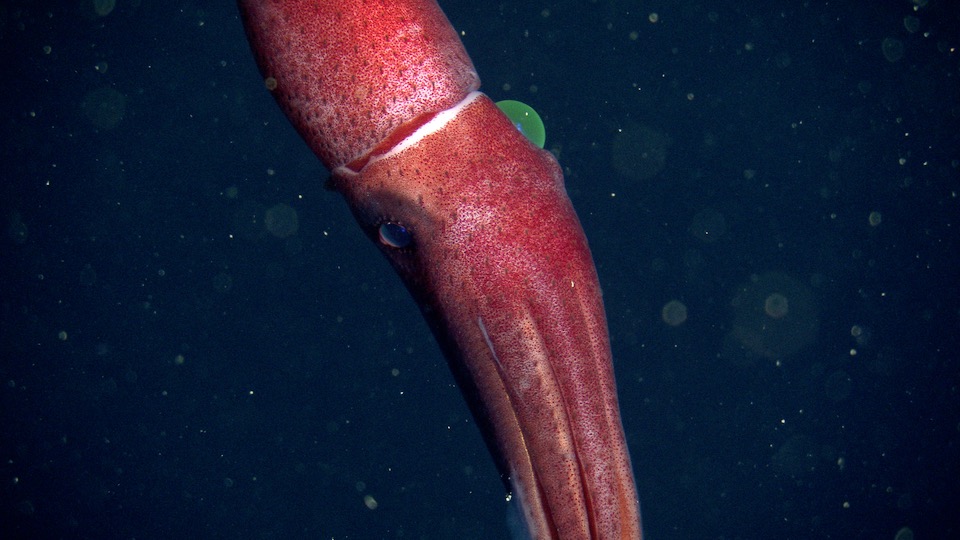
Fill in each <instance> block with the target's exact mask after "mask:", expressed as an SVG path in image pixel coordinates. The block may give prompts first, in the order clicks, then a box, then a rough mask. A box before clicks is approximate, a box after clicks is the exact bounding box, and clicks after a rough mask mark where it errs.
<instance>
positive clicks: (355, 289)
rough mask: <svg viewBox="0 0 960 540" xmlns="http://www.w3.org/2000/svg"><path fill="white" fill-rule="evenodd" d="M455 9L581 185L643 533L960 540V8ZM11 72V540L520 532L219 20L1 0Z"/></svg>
mask: <svg viewBox="0 0 960 540" xmlns="http://www.w3.org/2000/svg"><path fill="white" fill-rule="evenodd" d="M442 6H443V8H444V9H445V11H446V12H447V14H448V16H449V17H450V19H451V20H452V21H453V23H454V25H455V26H456V28H457V29H458V30H460V31H462V32H463V33H464V42H465V44H466V47H467V50H468V51H469V52H470V54H471V56H472V58H473V60H474V63H475V65H476V67H477V69H478V71H479V73H480V75H481V78H482V80H483V81H484V90H485V91H487V92H488V93H489V94H491V95H492V96H493V97H494V98H495V99H507V98H510V99H520V100H523V101H525V102H527V103H529V104H531V105H533V106H534V107H535V108H536V109H537V110H538V111H539V112H540V114H541V115H542V116H543V118H544V120H545V123H546V126H547V147H548V148H549V149H551V150H552V151H554V152H555V153H556V154H557V155H558V157H559V159H560V161H561V164H562V165H563V166H564V170H565V175H566V181H567V189H568V191H569V193H570V196H571V198H572V199H573V202H574V205H575V206H576V208H577V209H578V212H579V215H580V218H581V221H582V222H583V225H584V228H585V230H586V233H587V236H588V238H589V239H590V242H591V247H592V249H593V253H594V258H595V260H596V263H597V267H598V271H599V273H600V280H601V284H602V285H603V288H604V299H605V303H606V307H607V315H608V318H609V323H610V332H611V337H612V342H613V348H614V357H615V367H616V372H617V378H618V384H619V392H620V398H621V406H622V414H623V418H624V427H625V430H626V434H627V438H628V440H629V443H630V446H631V453H632V456H633V460H634V470H635V474H636V478H637V483H638V487H639V492H640V499H641V504H642V513H643V520H644V529H645V532H646V535H647V538H648V539H650V540H667V539H692V538H705V539H706V538H715V539H767V538H781V539H786V538H795V539H802V538H837V539H855V538H857V539H859V538H863V539H878V538H879V539H894V538H896V539H897V540H909V539H910V538H913V537H914V535H915V537H916V538H918V539H931V538H957V537H960V370H958V361H960V358H958V356H960V352H958V351H960V349H958V346H960V343H958V341H960V340H958V338H957V336H958V333H960V294H958V292H960V291H958V288H960V271H958V268H960V256H958V233H960V231H958V228H960V211H958V210H960V54H958V49H957V47H958V46H960V18H958V12H957V6H956V3H954V2H950V1H946V0H941V1H937V0H930V1H929V2H927V1H925V0H915V1H913V2H910V1H888V2H825V1H809V2H799V1H785V0H781V1H774V2H752V3H751V2H748V3H730V2H722V1H712V2H711V1H707V2H699V1H698V2H628V1H616V0H607V1H600V0H598V1H583V0H578V1H562V2H552V3H548V2H529V1H519V0H517V1H505V2H499V3H488V2H467V1H463V0H459V1H458V0H450V1H444V2H442ZM0 49H2V53H0V59H2V69H3V74H4V79H5V83H4V84H3V86H2V89H0V92H2V100H0V111H2V112H0V121H2V123H0V133H2V140H3V144H2V146H0V214H2V218H3V222H2V225H3V229H2V231H3V234H2V235H0V272H2V274H0V531H2V533H0V536H2V537H3V538H97V539H111V538H117V539H121V538H123V539H132V538H137V539H152V538H182V537H186V538H307V537H310V538H336V539H347V538H359V539H366V538H371V539H387V538H417V539H420V538H424V539H434V538H438V539H446V538H449V539H454V538H456V539H462V538H468V539H488V538H506V537H507V536H508V532H507V527H506V524H505V515H506V504H505V502H504V492H503V487H502V484H501V482H500V480H499V478H498V476H497V474H496V471H495V469H494V467H493V462H492V460H491V459H490V457H489V455H488V453H487V450H486V448H485V446H484V444H483V441H482V439H481V437H480V434H479V432H478V431H477V429H476V426H475V425H474V422H473V420H472V418H471V417H470V415H469V412H468V410H467V408H466V406H465V404H464V403H463V399H462V398H461V396H460V394H459V391H458V389H457V388H456V387H455V386H454V385H453V381H452V377H451V376H450V374H449V372H448V369H447V367H446V365H445V361H444V359H443V358H442V357H441V355H440V352H439V349H438V347H437V346H436V343H435V342H434V340H433V338H432V336H431V335H430V333H429V331H428V329H427V327H426V325H425V323H424V322H423V320H422V319H421V317H420V315H419V313H418V310H417V308H416V306H415V305H414V303H413V301H412V300H411V299H410V298H409V295H408V293H407V292H406V290H405V289H404V288H403V286H402V285H401V283H400V281H399V279H397V277H396V276H395V275H394V273H393V272H392V271H391V270H390V268H389V266H388V264H387V263H386V261H384V260H383V259H382V257H381V256H380V255H379V254H378V253H377V250H376V249H375V248H374V246H372V245H371V244H370V242H369V241H368V240H366V239H365V238H364V237H363V236H362V234H361V232H360V230H359V228H358V227H357V226H356V225H355V223H354V222H353V218H352V217H351V215H350V214H349V211H348V209H347V207H346V205H345V204H344V203H343V202H342V201H341V200H340V197H339V196H338V195H336V194H334V193H331V192H328V191H326V190H325V189H324V187H323V186H324V180H325V179H326V177H327V172H326V171H325V170H324V169H323V167H322V166H321V165H320V163H319V161H318V160H317V159H316V158H315V157H314V156H313V155H312V154H311V153H310V151H309V150H308V149H307V148H306V146H305V145H304V144H303V142H302V141H301V140H300V139H299V138H298V136H297V134H296V133H295V132H294V130H293V129H292V128H291V127H290V126H289V124H288V123H287V121H286V120H285V119H284V118H283V116H282V115H281V113H280V111H279V109H278V108H277V106H276V105H275V103H274V102H273V101H272V98H271V97H270V95H269V94H268V92H267V91H266V90H264V88H263V82H262V79H261V77H260V75H259V73H258V72H257V69H256V66H255V65H254V62H253V58H252V55H251V53H250V50H249V47H248V45H247V42H246V39H245V37H244V35H243V29H242V27H241V24H240V20H239V18H238V15H237V12H236V7H235V5H234V4H233V2H222V3H219V2H189V1H188V2H182V1H156V0H117V2H116V4H115V6H114V5H112V2H110V1H108V0H98V1H89V0H87V1H77V2H53V1H46V2H44V1H39V2H29V1H24V0H19V1H18V0H11V1H7V2H4V3H3V4H2V5H0ZM294 219H295V221H294ZM672 301H675V302H680V303H682V304H683V305H684V306H685V307H686V320H685V321H683V322H679V323H678V321H679V319H677V318H675V317H676V315H675V314H676V313H677V312H676V311H672V310H671V309H668V310H667V311H668V313H667V314H666V315H664V312H663V309H664V307H665V306H668V305H669V306H671V307H672V308H676V307H677V306H678V305H677V304H676V303H672V304H669V303H670V302H672ZM784 301H785V302H786V303H784ZM784 306H788V307H787V311H786V313H785V314H784V312H783V311H782V309H783V307H784ZM777 310H780V311H777ZM771 313H772V315H771ZM666 321H670V322H671V323H672V324H667V322H666ZM374 503H375V504H374ZM371 507H374V508H371Z"/></svg>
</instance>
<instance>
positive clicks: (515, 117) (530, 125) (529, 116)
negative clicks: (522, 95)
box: [497, 99, 547, 148]
mask: <svg viewBox="0 0 960 540" xmlns="http://www.w3.org/2000/svg"><path fill="white" fill-rule="evenodd" d="M497 107H500V110H501V111H503V114H506V115H507V118H509V119H510V121H511V122H513V125H515V126H517V129H519V130H520V133H523V134H524V135H526V137H527V138H528V139H530V142H532V143H533V144H535V145H537V146H539V147H540V148H543V144H544V143H545V142H547V131H546V130H545V129H544V127H543V120H541V119H540V115H539V114H537V111H535V110H533V108H532V107H530V106H529V105H527V104H526V103H521V102H519V101H514V100H512V99H505V100H503V101H498V102H497Z"/></svg>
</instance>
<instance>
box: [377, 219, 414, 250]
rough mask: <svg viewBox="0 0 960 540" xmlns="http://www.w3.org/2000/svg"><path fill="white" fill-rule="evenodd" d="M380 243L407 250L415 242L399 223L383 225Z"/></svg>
mask: <svg viewBox="0 0 960 540" xmlns="http://www.w3.org/2000/svg"><path fill="white" fill-rule="evenodd" d="M380 241H381V242H383V243H384V244H385V245H387V246H390V247H395V248H405V247H407V246H409V245H410V242H412V241H413V235H412V234H410V231H408V230H407V228H406V227H404V226H403V225H400V224H398V223H390V222H387V223H381V224H380Z"/></svg>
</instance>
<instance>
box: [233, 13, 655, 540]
mask: <svg viewBox="0 0 960 540" xmlns="http://www.w3.org/2000/svg"><path fill="white" fill-rule="evenodd" d="M345 3H346V4H351V5H353V4H357V5H359V4H360V2H343V1H341V2H335V1H331V2H330V4H331V5H333V4H336V5H337V6H338V8H337V9H333V8H313V9H310V10H307V9H305V8H303V6H304V5H312V2H269V1H268V2H264V1H261V2H253V1H252V0H251V1H250V2H246V1H241V8H242V9H244V10H245V16H244V20H245V22H246V23H247V25H248V34H249V35H250V36H251V41H252V43H253V44H254V49H255V50H256V51H257V57H258V60H259V61H260V63H261V69H262V70H263V71H264V73H265V74H267V75H269V76H273V77H276V78H277V80H278V82H279V83H280V85H281V86H278V90H280V89H281V87H282V85H283V84H284V83H283V81H286V80H299V81H300V83H299V84H302V85H306V86H310V85H314V86H317V87H318V88H316V89H312V90H311V89H309V88H307V89H305V90H302V91H301V90H298V91H297V92H295V94H296V95H297V96H301V95H305V94H310V95H319V94H324V99H325V100H326V101H327V104H328V105H330V104H332V105H331V106H332V107H333V109H332V110H333V112H332V113H331V114H332V116H329V117H327V116H324V117H320V116H317V115H314V114H312V113H311V114H307V113H304V112H303V111H301V110H299V107H301V103H302V100H301V99H300V98H299V97H298V98H297V99H296V100H290V99H289V97H288V96H289V95H290V93H289V92H287V91H285V90H281V91H280V92H279V93H277V94H276V95H277V97H278V100H279V101H280V102H281V106H283V107H284V109H285V110H286V111H288V114H289V115H290V116H291V120H292V121H293V122H294V124H295V125H297V127H298V129H299V130H300V132H301V133H302V134H307V135H306V137H307V138H308V141H310V140H311V139H310V138H309V137H310V136H314V137H321V134H323V133H326V130H327V127H326V126H319V125H315V124H316V123H318V122H321V120H320V118H334V119H336V118H338V117H339V115H340V114H341V111H345V112H344V114H353V113H355V112H356V111H358V110H363V111H365V112H363V113H361V114H359V116H357V118H359V119H360V124H361V125H362V126H363V127H362V128H358V129H362V130H368V129H372V130H375V131H376V132H377V133H378V135H377V136H378V137H380V138H379V139H376V140H372V141H369V140H368V139H369V137H367V135H366V134H365V133H347V134H345V135H344V134H338V136H337V138H336V139H325V138H324V139H315V140H313V141H311V146H312V147H313V148H314V150H315V151H317V153H318V155H320V156H321V158H322V159H323V160H324V163H326V164H328V166H332V172H333V177H332V186H333V187H334V188H335V189H336V190H337V191H340V192H341V193H342V194H343V195H344V197H345V198H346V199H347V202H348V203H349V204H350V207H351V209H352V210H353V213H354V215H355V216H356V218H357V221H358V222H359V223H360V225H361V227H363V229H364V230H365V231H366V233H367V234H368V236H369V237H370V238H371V239H372V240H373V241H374V242H375V243H376V244H377V245H378V246H379V247H380V249H381V251H383V253H384V254H385V255H386V256H387V258H388V259H389V260H390V262H391V263H392V264H393V266H394V268H395V269H396V270H397V272H398V273H399V274H400V276H401V277H402V278H403V280H404V282H405V283H406V285H407V287H408V289H409V290H410V291H411V293H412V294H413V295H414V297H415V298H416V299H417V301H418V303H419V305H420V306H421V309H422V310H423V313H424V315H425V317H426V318H427V320H428V322H429V323H430V325H431V328H432V329H433V331H434V333H435V335H436V336H437V339H438V341H439V342H440V344H441V346H442V348H443V350H444V353H445V354H446V356H447V358H448V360H449V363H450V366H451V369H452V371H453V373H454V375H455V376H456V378H457V381H458V383H459V384H460V386H461V389H462V390H463V393H464V395H465V397H466V398H467V401H468V403H470V406H471V408H472V410H473V412H474V416H475V418H476V419H477V422H478V424H480V426H481V428H482V429H483V431H484V435H485V437H486V439H487V442H488V445H489V446H490V449H491V451H492V453H493V455H494V457H495V459H496V461H497V465H498V467H499V468H500V472H501V474H502V475H504V477H505V478H506V479H507V480H508V481H509V485H510V489H511V490H512V492H513V494H514V495H515V496H516V497H517V498H518V499H520V502H521V508H522V510H523V514H524V519H525V522H526V526H527V528H528V531H529V532H530V535H531V537H533V538H537V539H563V540H579V539H603V540H612V539H639V538H640V535H641V531H640V515H639V505H638V502H637V495H636V488H635V486H634V481H633V474H632V471H631V466H630V458H629V454H628V452H627V447H626V442H625V439H624V435H623V429H622V426H621V422H620V416H619V407H618V404H617V395H616V386H615V383H614V377H613V369H612V364H611V354H610V344H609V340H608V336H607V327H606V319H605V316H604V310H603V304H602V300H601V297H600V286H599V283H598V280H597V275H596V270H595V269H594V265H593V260H592V258H591V255H590V251H589V248H588V247H587V241H586V238H585V237H584V234H583V231H582V228H581V226H580V223H579V220H578V219H577V216H576V214H575V212H574V210H573V207H572V205H571V204H570V200H569V198H568V197H567V194H566V191H565V189H564V186H563V176H562V174H561V171H560V167H559V165H558V164H557V162H556V159H554V157H553V156H552V155H551V154H550V153H549V152H546V151H544V150H541V149H539V148H536V147H534V146H533V145H532V144H530V142H529V141H527V139H526V138H525V137H523V135H522V134H520V133H519V132H518V131H517V130H516V128H515V127H514V126H513V124H512V123H511V122H510V121H509V120H508V119H507V118H506V117H505V116H503V114H502V113H501V112H500V111H499V109H498V108H497V107H496V105H494V103H493V102H492V101H490V99H489V98H487V97H486V96H484V95H483V94H479V93H474V94H470V95H467V93H468V91H469V90H470V89H472V87H474V86H475V83H476V79H475V78H473V77H466V78H464V77H463V76H462V74H463V73H465V72H467V71H469V72H470V73H472V67H470V63H469V60H468V59H466V57H465V55H462V46H461V45H460V43H459V40H456V39H455V34H453V32H452V30H451V29H450V28H449V23H447V22H446V19H445V17H444V16H443V15H442V13H441V12H440V11H439V8H436V6H435V4H433V3H432V2H420V1H416V2H406V1H404V2H399V1H398V2H392V3H390V5H391V6H397V5H398V4H403V5H404V7H403V8H400V9H402V10H407V9H408V8H409V9H410V10H412V11H411V12H415V13H417V14H418V15H417V17H420V18H423V17H428V18H431V19H436V20H433V21H430V22H425V21H419V22H418V23H416V24H418V25H420V26H422V27H424V28H426V27H431V28H436V29H437V31H438V32H440V34H442V35H444V36H449V35H453V36H454V39H455V41H456V43H455V44H451V45H449V46H450V47H452V48H453V49H455V51H454V52H451V51H444V52H442V53H441V58H442V60H435V61H424V60H423V59H422V58H420V55H421V52H422V47H421V46H420V45H419V44H415V45H414V49H415V50H414V51H413V52H412V53H411V54H413V55H414V56H416V57H418V58H420V59H418V60H417V62H420V63H423V62H426V64H424V65H431V66H443V65H449V62H448V59H449V58H460V57H461V56H463V59H464V60H463V62H459V63H456V64H457V66H456V67H454V68H453V72H452V73H431V74H430V77H429V78H430V79H431V80H438V81H439V80H450V81H454V80H456V81H460V82H459V83H458V84H459V85H460V86H459V89H458V90H456V91H455V92H454V93H453V95H451V96H432V97H431V98H430V99H420V98H419V97H418V98H417V99H415V100H413V101H414V102H415V105H416V106H415V107H414V108H413V109H411V112H410V113H408V114H404V115H400V116H398V117H397V118H398V119H401V120H396V119H391V120H390V121H389V122H387V123H386V124H385V125H389V126H393V127H394V129H396V127H398V126H399V125H400V124H402V123H403V122H411V121H412V122H414V124H416V125H419V123H420V122H421V121H422V119H423V118H424V117H422V116H421V115H426V117H429V116H430V115H431V114H433V113H437V112H439V111H442V110H443V109H446V108H448V107H451V106H455V107H456V108H455V109H454V111H452V112H450V113H444V114H447V115H449V117H450V118H437V119H435V120H434V122H433V123H431V124H428V125H427V126H425V128H428V130H425V132H426V134H424V132H419V133H414V134H413V135H412V136H411V138H410V139H409V140H407V141H406V142H405V146H404V148H403V149H397V148H396V147H395V146H394V145H393V143H394V142H399V141H395V140H394V139H396V137H391V131H387V132H386V133H384V132H383V131H380V129H381V128H380V127H378V125H377V122H373V121H370V122H367V121H366V120H364V119H369V118H371V115H373V116H376V114H375V112H371V111H380V110H382V107H383V103H384V102H385V100H386V101H390V98H389V97H383V96H380V97H377V98H376V99H374V100H373V104H372V105H369V106H368V107H367V108H366V109H363V108H362V107H363V105H362V103H361V102H359V101H357V100H356V99H355V98H356V96H352V95H348V96H345V97H344V99H343V100H342V103H341V104H337V103H336V101H337V97H336V95H334V94H326V93H325V92H324V91H323V87H324V86H325V85H326V84H327V83H326V80H327V75H325V71H324V69H323V66H322V65H320V66H318V65H315V59H316V57H317V55H315V54H313V53H311V54H306V55H299V56H297V55H292V54H291V53H290V52H289V51H287V50H286V49H287V48H288V45H285V43H287V41H286V40H284V39H282V38H279V37H271V35H272V34H284V33H287V32H292V33H294V34H296V35H298V36H300V37H298V38H297V39H298V41H300V42H302V41H303V40H305V39H307V37H306V36H307V35H308V34H307V33H306V31H305V30H304V29H306V28H309V29H311V30H310V31H311V32H318V35H321V36H323V35H329V34H337V33H338V29H337V28H336V25H337V24H339V22H337V21H341V20H342V18H337V19H331V20H332V21H333V22H328V23H325V22H324V20H318V19H317V18H316V17H317V16H318V15H317V13H323V14H325V15H329V13H330V12H337V13H341V12H344V11H347V12H351V13H353V14H354V15H353V16H354V17H357V20H354V21H351V23H350V26H351V27H353V28H371V29H374V34H375V35H374V36H373V37H372V38H371V39H372V40H374V41H376V40H386V41H391V40H392V38H390V39H388V38H385V37H384V36H385V35H393V34H391V32H394V31H395V30H391V27H390V26H389V25H388V24H386V23H385V22H384V20H382V19H379V18H378V17H380V16H381V15H382V14H383V10H382V9H379V8H375V9H373V10H372V11H371V12H370V13H369V14H365V13H363V10H361V9H359V8H354V7H350V8H343V7H342V6H343V5H344V4H345ZM254 4H257V8H256V9H254V7H253V5H254ZM264 4H266V5H267V7H263V5H264ZM281 4H282V6H281ZM374 4H377V3H374ZM413 4H416V6H415V7H410V6H411V5H413ZM427 4H431V5H432V6H433V7H429V6H427ZM425 7H426V9H424V8H425ZM391 9H392V8H391ZM287 10H289V12H288V11H287ZM369 17H372V18H373V19H372V20H371V19H369ZM361 19H362V20H361ZM387 19H388V20H392V19H391V17H387ZM325 24H326V25H327V26H325ZM403 24H404V25H407V24H409V21H405V22H404V23H403ZM263 34H267V35H263ZM350 35H351V36H353V37H354V38H356V39H360V38H361V37H362V36H360V35H359V34H357V33H356V32H351V33H350ZM317 39H319V38H317ZM272 47H280V48H282V49H283V50H280V51H276V50H273V49H272ZM344 47H345V48H343V49H342V50H343V51H344V53H343V54H344V55H348V54H350V51H356V50H361V51H363V53H362V54H364V55H368V56H367V58H364V59H344V58H340V59H339V60H337V61H336V63H335V65H336V66H344V65H353V66H361V67H362V70H366V69H367V68H368V67H369V66H371V65H373V66H378V68H377V72H385V73H398V72H399V73H405V72H406V69H401V70H396V69H390V68H389V67H386V68H383V66H385V65H386V64H387V62H386V60H385V59H383V58H379V57H377V56H376V51H377V50H379V49H377V48H373V49H370V48H367V47H365V46H363V45H362V44H356V46H352V45H346V44H344ZM370 55H372V56H370ZM275 56H280V57H282V58H288V57H293V56H297V59H295V61H290V60H284V61H283V62H279V63H278V61H275V60H274V57H275ZM399 56H403V55H402V51H399V50H396V49H393V50H391V53H390V57H391V58H393V57H399ZM300 62H304V63H306V64H308V65H300ZM281 64H282V65H283V66H284V67H283V70H284V71H285V73H283V74H282V75H281V74H280V73H279V71H278V67H277V66H278V65H281ZM381 68H383V69H381ZM467 68H469V69H467ZM464 70H466V71H464ZM302 72H306V73H309V74H310V75H309V76H307V77H302V76H300V75H299V74H300V73H302ZM329 76H330V77H333V78H334V79H335V80H341V79H344V78H346V79H347V80H349V79H351V78H352V77H354V76H353V75H345V74H343V73H341V72H340V71H339V70H338V71H337V73H335V74H332V75H329ZM356 78H357V79H358V80H366V78H367V74H365V73H364V74H361V75H357V76H356ZM464 81H466V82H464ZM369 86H371V87H373V86H378V85H377V84H376V83H375V82H373V81H371V82H370V83H369ZM398 86H399V87H406V86H407V85H406V84H405V83H402V84H398V83H396V82H395V81H383V82H381V83H380V84H379V86H378V87H379V88H394V87H398ZM441 86H444V87H446V85H441ZM452 86H453V87H456V86H457V85H452ZM465 96H466V99H464V100H463V101H462V102H461V99H463V98H464V97H465ZM368 97H369V95H368ZM395 98H396V99H399V100H400V101H402V102H404V103H407V102H408V100H407V98H406V97H404V96H400V97H399V98H397V97H395ZM427 102H431V103H433V102H436V103H444V104H445V105H437V106H438V107H441V106H442V107H443V108H440V109H436V110H431V109H430V107H428V106H426V105H423V104H424V103H427ZM447 102H449V103H447ZM458 103H459V104H458ZM326 106H327V105H325V107H326ZM308 107H309V106H308ZM405 108H406V107H400V109H405ZM351 118H352V117H351ZM418 118H420V120H417V119H418ZM441 120H442V122H441ZM398 121H399V122H400V124H397V122H398ZM338 125H340V127H342V128H343V129H348V130H349V129H351V126H353V125H354V122H353V121H352V120H351V121H350V122H347V123H346V124H343V123H339V124H338ZM384 129H386V128H384ZM382 139H386V140H389V141H390V144H387V145H384V144H380V141H381V140H382ZM401 139H402V138H401ZM358 141H365V142H363V143H360V142H358ZM411 141H416V142H415V144H407V143H410V142H411ZM361 144H366V146H364V147H363V149H362V150H360V151H359V152H358V150H357V148H358V147H359V146H358V145H361ZM378 145H379V147H378ZM375 147H377V148H376V150H375V151H372V150H373V149H374V148H375ZM391 148H392V150H391ZM358 158H363V159H360V161H359V162H358V161H357V160H358ZM350 162H353V165H352V166H349V167H348V166H345V165H344V164H347V163H350ZM357 163H360V165H359V166H357V165H356V164H357ZM338 165H339V166H338ZM387 222H389V223H395V224H399V225H402V226H403V227H405V228H406V229H407V230H408V231H410V233H411V234H412V242H411V244H410V245H408V246H405V247H403V248H397V247H393V246H391V245H388V244H387V243H385V242H383V241H381V239H380V234H379V230H380V225H381V224H383V223H387Z"/></svg>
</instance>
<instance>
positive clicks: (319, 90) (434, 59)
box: [240, 0, 480, 169]
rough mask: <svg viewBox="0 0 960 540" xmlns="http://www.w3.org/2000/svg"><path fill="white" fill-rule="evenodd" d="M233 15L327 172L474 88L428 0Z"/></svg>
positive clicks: (248, 3) (247, 4)
mask: <svg viewBox="0 0 960 540" xmlns="http://www.w3.org/2000/svg"><path fill="white" fill-rule="evenodd" d="M240 9H241V13H242V16H243V22H244V27H245V28H246V30H247V37H248V38H249V40H250V43H251V47H252V49H253V51H254V55H256V57H257V64H258V65H259V66H260V71H261V73H262V74H263V76H264V80H265V81H269V82H268V87H273V89H272V90H271V92H272V93H273V95H274V97H275V98H276V100H277V103H278V104H279V105H280V107H281V108H282V109H283V111H284V113H286V115H287V117H288V118H289V119H290V121H291V122H292V123H293V125H294V127H296V128H297V131H298V132H300V135H301V136H302V137H303V139H304V140H305V141H306V142H307V144H308V145H309V146H310V148H311V149H312V150H313V151H314V153H316V154H317V156H319V157H320V160H321V161H322V162H323V164H324V165H325V166H326V167H327V168H328V169H333V168H335V167H338V166H340V165H343V164H345V163H348V162H350V161H352V160H354V159H356V158H358V157H360V156H362V155H363V154H364V153H366V152H367V151H368V150H370V149H371V148H373V147H374V146H375V145H376V144H377V143H379V142H380V141H382V140H384V139H386V138H387V137H388V136H389V135H390V134H391V133H392V132H393V131H394V130H396V129H397V128H398V127H399V126H400V125H401V124H403V123H404V122H407V121H410V120H412V119H414V118H416V117H417V116H418V115H421V114H424V113H428V112H435V111H442V110H444V109H447V108H449V107H450V106H452V105H453V104H454V103H457V102H458V101H460V100H461V99H463V97H464V96H465V95H466V94H467V93H469V92H471V91H473V90H476V89H477V88H478V87H479V86H480V79H479V78H478V77H477V73H476V70H475V69H474V67H473V63H472V62H471V61H470V57H469V56H467V53H466V51H465V50H464V49H463V44H462V43H461V42H460V38H459V37H458V36H457V34H456V32H455V31H454V30H453V27H452V26H450V22H449V21H447V18H446V16H445V15H444V14H443V12H442V11H441V10H440V7H439V6H438V5H437V3H436V2H435V1H433V0H429V1H425V0H404V1H402V2H401V1H392V0H382V1H367V2H360V1H337V0H329V1H317V0H241V1H240ZM274 85H275V86H274Z"/></svg>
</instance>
